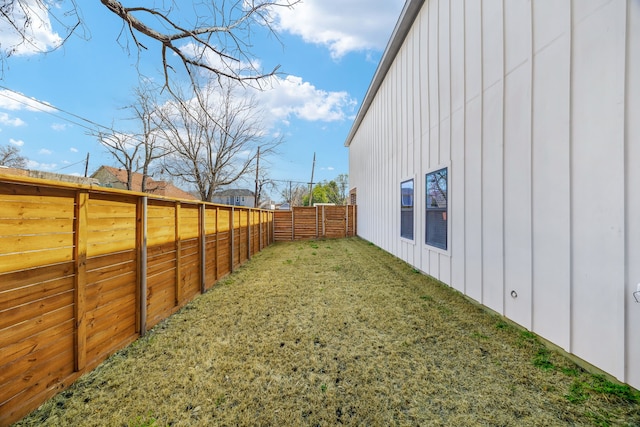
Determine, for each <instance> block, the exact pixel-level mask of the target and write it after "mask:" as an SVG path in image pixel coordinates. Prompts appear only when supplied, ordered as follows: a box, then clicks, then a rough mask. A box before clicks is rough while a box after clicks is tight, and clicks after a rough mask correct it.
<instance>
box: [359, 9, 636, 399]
mask: <svg viewBox="0 0 640 427" xmlns="http://www.w3.org/2000/svg"><path fill="white" fill-rule="evenodd" d="M409 3H419V1H418V0H410V1H409ZM388 54H389V51H388V52H387V55H388ZM369 95H370V96H372V98H371V99H370V100H371V104H370V106H368V108H367V107H365V109H363V111H361V112H360V115H361V117H360V118H361V119H362V121H361V122H358V121H356V125H355V126H356V127H354V129H353V130H352V135H351V136H350V139H349V140H348V141H347V144H348V145H349V147H350V182H351V185H352V187H355V188H356V189H357V203H358V205H359V207H358V233H359V235H360V236H361V237H363V238H365V239H367V240H369V241H371V242H373V243H374V244H376V245H378V246H380V247H382V248H383V249H385V250H387V251H389V252H390V253H392V254H394V255H396V256H398V257H400V258H402V259H404V260H406V261H407V262H409V263H410V264H412V265H413V266H415V267H416V268H418V269H420V270H421V271H423V272H425V273H427V274H429V275H432V276H434V277H436V278H437V279H439V280H441V281H443V282H444V283H446V284H448V285H450V286H452V287H454V288H455V289H458V290H460V291H461V292H463V293H465V294H466V295H468V296H470V297H471V298H473V299H475V300H476V301H478V302H480V303H482V304H484V305H486V306H487V307H489V308H491V309H492V310H494V311H496V312H498V313H500V314H502V315H504V316H506V317H508V318H510V319H512V320H514V321H515V322H517V323H519V324H520V325H522V326H524V327H525V328H527V329H529V330H532V331H533V332H535V333H536V334H538V335H540V336H542V337H544V338H546V339H548V340H549V341H551V342H553V343H555V344H556V345H558V346H560V347H561V348H563V349H565V350H566V351H568V352H570V353H573V354H575V355H576V356H578V357H580V358H582V359H584V360H585V361H587V362H589V363H591V364H593V365H595V366H597V367H598V368H600V369H602V370H604V371H606V372H608V373H610V374H611V375H613V376H615V377H616V378H618V379H620V380H622V381H624V382H627V383H628V384H630V385H632V386H633V387H636V388H640V339H639V338H640V304H638V303H636V302H635V300H634V298H633V292H634V291H635V290H636V284H637V283H640V166H638V164H640V2H638V1H637V0H627V1H624V0H589V1H587V0H579V1H573V2H572V1H569V0H482V1H481V0H466V1H465V0H427V1H425V2H424V4H423V5H422V8H421V9H420V11H419V13H418V14H417V16H416V17H415V20H414V21H413V25H412V26H411V28H410V30H409V32H408V34H407V35H406V38H405V39H404V42H403V43H402V45H401V47H400V48H399V50H398V52H397V55H395V59H394V61H393V63H392V64H391V66H390V68H389V70H388V72H387V73H386V74H385V76H384V80H382V82H381V84H380V87H379V89H378V90H377V92H375V93H370V94H369ZM438 166H449V204H450V208H449V209H450V214H449V217H448V222H449V231H450V233H449V250H448V251H441V250H436V249H434V248H431V247H428V246H426V245H425V244H424V234H425V230H424V203H425V195H424V192H425V174H426V173H427V172H429V171H431V170H433V169H434V168H436V167H438ZM408 178H413V179H414V185H415V186H414V192H415V193H414V194H415V197H414V199H415V206H414V209H415V210H414V218H415V224H414V236H415V240H414V241H413V242H411V241H407V240H406V239H401V238H400V183H401V181H404V180H406V179H408ZM511 291H516V292H517V295H518V296H517V298H513V297H512V296H511Z"/></svg>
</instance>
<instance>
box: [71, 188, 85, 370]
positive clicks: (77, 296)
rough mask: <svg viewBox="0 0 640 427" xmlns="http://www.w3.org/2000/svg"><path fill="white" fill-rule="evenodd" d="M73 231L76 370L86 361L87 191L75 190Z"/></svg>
mask: <svg viewBox="0 0 640 427" xmlns="http://www.w3.org/2000/svg"><path fill="white" fill-rule="evenodd" d="M74 210H75V218H76V219H75V224H74V228H75V230H74V231H75V233H74V249H73V261H74V270H75V275H74V279H75V280H74V291H73V296H74V302H75V303H74V305H73V307H74V308H73V309H74V317H75V328H74V329H75V334H74V344H75V361H74V365H75V366H74V368H75V370H76V371H81V370H82V369H84V367H85V365H86V363H87V323H86V319H85V314H86V300H85V292H86V287H87V215H88V212H89V193H88V192H86V191H83V190H79V191H77V192H76V200H75V207H74Z"/></svg>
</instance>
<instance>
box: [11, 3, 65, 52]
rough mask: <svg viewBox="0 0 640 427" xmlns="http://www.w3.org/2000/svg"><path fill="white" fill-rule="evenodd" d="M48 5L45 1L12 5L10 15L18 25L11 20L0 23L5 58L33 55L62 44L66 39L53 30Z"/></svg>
mask: <svg viewBox="0 0 640 427" xmlns="http://www.w3.org/2000/svg"><path fill="white" fill-rule="evenodd" d="M47 5H48V2H43V1H41V0H21V1H19V2H18V1H14V2H10V3H9V6H8V9H7V13H8V14H9V15H10V16H11V20H12V22H13V24H15V26H14V25H11V23H9V22H8V21H7V19H2V20H0V46H2V50H3V51H4V54H5V55H23V56H27V55H33V54H36V53H42V52H46V51H49V50H51V49H55V48H56V47H58V46H60V45H61V44H62V38H61V37H60V36H59V35H58V34H57V33H56V32H55V31H53V29H52V27H51V21H50V19H49V10H48V9H47ZM16 27H17V28H18V29H20V30H21V31H17V30H16ZM21 33H22V34H21ZM23 35H24V37H23Z"/></svg>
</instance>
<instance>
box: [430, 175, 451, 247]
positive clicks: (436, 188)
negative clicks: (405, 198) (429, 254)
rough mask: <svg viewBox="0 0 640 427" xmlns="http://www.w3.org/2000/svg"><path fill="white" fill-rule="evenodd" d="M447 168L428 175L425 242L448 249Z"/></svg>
mask: <svg viewBox="0 0 640 427" xmlns="http://www.w3.org/2000/svg"><path fill="white" fill-rule="evenodd" d="M447 184H448V182H447V168H442V169H439V170H437V171H433V172H430V173H428V174H427V175H426V189H427V190H426V196H427V198H426V200H427V203H426V209H425V210H426V212H425V221H426V222H425V229H426V232H425V243H426V244H427V245H429V246H434V247H436V248H440V249H444V250H447V248H448V245H447V206H448V203H447V200H448V195H449V194H448V191H447Z"/></svg>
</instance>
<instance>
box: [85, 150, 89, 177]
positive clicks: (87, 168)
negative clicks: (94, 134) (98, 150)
mask: <svg viewBox="0 0 640 427" xmlns="http://www.w3.org/2000/svg"><path fill="white" fill-rule="evenodd" d="M89 154H90V153H87V160H86V161H85V163H84V177H85V178H86V177H87V173H88V172H89Z"/></svg>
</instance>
